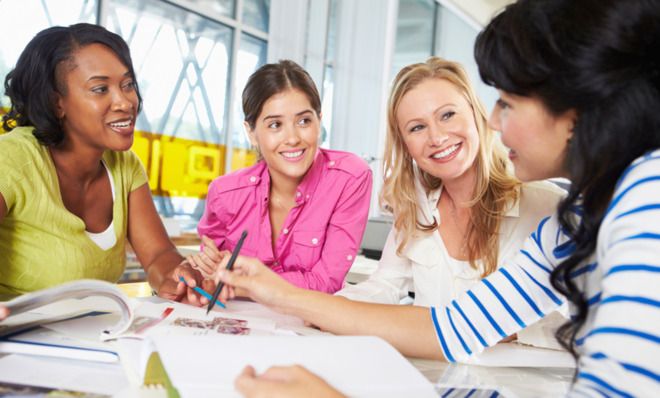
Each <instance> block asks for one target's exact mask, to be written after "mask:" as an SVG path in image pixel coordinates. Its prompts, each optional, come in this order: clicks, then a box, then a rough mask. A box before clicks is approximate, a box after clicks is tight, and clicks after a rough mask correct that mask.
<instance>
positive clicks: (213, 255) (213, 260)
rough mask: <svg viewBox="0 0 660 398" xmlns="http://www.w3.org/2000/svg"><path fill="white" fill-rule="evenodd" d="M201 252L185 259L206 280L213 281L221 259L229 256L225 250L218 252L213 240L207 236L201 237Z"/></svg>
mask: <svg viewBox="0 0 660 398" xmlns="http://www.w3.org/2000/svg"><path fill="white" fill-rule="evenodd" d="M202 244H203V248H202V251H201V252H199V253H195V254H191V255H189V256H188V257H187V258H186V259H187V260H188V263H190V265H191V266H192V267H193V268H194V269H196V270H198V271H199V272H200V273H201V274H202V276H204V278H206V279H213V276H214V275H215V272H216V270H217V269H218V265H219V264H220V262H222V259H223V258H225V257H226V256H228V255H230V253H229V252H228V251H227V250H223V251H220V250H218V248H217V247H216V246H215V242H213V239H211V238H209V237H208V236H202Z"/></svg>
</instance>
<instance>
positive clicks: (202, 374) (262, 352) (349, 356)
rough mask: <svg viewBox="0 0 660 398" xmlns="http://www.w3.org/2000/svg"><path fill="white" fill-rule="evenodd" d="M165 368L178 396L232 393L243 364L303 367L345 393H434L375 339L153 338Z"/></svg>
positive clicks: (259, 367)
mask: <svg viewBox="0 0 660 398" xmlns="http://www.w3.org/2000/svg"><path fill="white" fill-rule="evenodd" d="M153 341H154V344H155V346H156V349H157V351H158V353H159V354H160V357H161V359H162V361H163V364H164V366H165V369H166V371H167V373H168V375H169V377H170V379H171V381H172V383H173V384H174V386H175V387H176V388H177V389H178V390H179V392H180V393H181V394H182V396H183V397H184V398H185V397H201V396H222V397H226V396H238V395H237V393H236V392H234V380H235V379H236V377H237V376H238V375H239V374H240V372H241V371H242V370H243V368H244V367H245V366H246V365H252V366H254V367H255V369H256V370H257V372H263V371H265V370H266V369H267V368H269V367H271V366H274V365H283V366H286V365H294V364H299V365H302V366H305V367H306V368H307V369H309V370H310V371H312V372H314V373H316V374H318V375H319V376H321V377H322V378H324V379H325V380H326V381H327V382H328V383H330V385H332V386H333V387H335V388H337V389H338V390H340V391H341V392H343V393H344V394H346V395H348V396H350V397H402V396H411V397H412V396H414V397H421V398H423V397H436V396H437V395H436V393H435V390H434V388H433V386H432V385H431V383H429V381H428V380H426V378H425V377H424V376H423V375H422V374H421V373H420V372H419V371H418V370H417V369H415V368H414V367H413V366H412V364H410V362H409V361H408V360H407V359H406V358H404V357H403V356H402V355H401V354H400V353H399V352H398V351H396V350H395V349H394V348H393V347H392V346H390V345H389V344H387V343H386V342H385V341H383V340H381V339H379V338H377V337H352V336H307V337H290V336H254V337H253V336H227V335H219V336H213V337H207V336H203V337H198V338H195V339H190V338H183V337H181V336H155V337H154V338H153Z"/></svg>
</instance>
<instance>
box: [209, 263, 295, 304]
mask: <svg viewBox="0 0 660 398" xmlns="http://www.w3.org/2000/svg"><path fill="white" fill-rule="evenodd" d="M228 263H229V259H227V258H225V259H223V261H222V263H221V264H220V266H219V267H218V272H217V273H216V275H215V282H216V283H218V285H220V284H224V286H225V287H224V289H222V293H221V294H220V296H219V297H220V301H223V302H226V301H227V300H230V299H232V298H234V297H235V296H236V295H237V294H236V293H237V292H238V293H239V294H240V295H241V296H245V297H249V298H250V299H252V300H254V301H256V302H258V303H262V304H265V305H267V306H268V307H270V308H272V309H274V310H276V311H277V309H278V308H281V306H283V305H284V304H285V303H286V301H287V300H290V299H292V298H293V296H294V295H293V293H294V292H295V291H297V290H301V289H299V288H297V287H295V286H293V285H292V284H290V283H289V282H287V281H286V280H284V279H282V277H281V276H279V275H278V274H276V273H275V272H273V271H272V270H271V269H270V268H268V267H267V266H265V265H264V264H263V263H262V262H261V261H260V260H259V259H258V258H254V257H246V256H240V255H239V256H237V257H236V261H235V262H234V265H233V267H232V269H231V270H228V269H227V264H228Z"/></svg>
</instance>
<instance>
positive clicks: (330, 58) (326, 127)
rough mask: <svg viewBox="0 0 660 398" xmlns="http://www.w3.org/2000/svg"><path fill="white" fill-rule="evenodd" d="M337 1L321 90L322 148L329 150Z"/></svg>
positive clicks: (331, 8)
mask: <svg viewBox="0 0 660 398" xmlns="http://www.w3.org/2000/svg"><path fill="white" fill-rule="evenodd" d="M338 3H339V2H338V1H337V0H330V5H329V15H328V34H327V42H326V47H325V69H324V72H323V87H319V89H320V90H321V97H322V98H321V109H322V110H323V118H322V119H321V146H322V147H324V148H328V147H329V146H330V136H331V135H332V106H333V101H334V89H335V76H334V74H335V73H334V68H335V66H334V65H335V56H336V51H337V50H336V48H337V12H338V8H337V7H338V6H339V4H338Z"/></svg>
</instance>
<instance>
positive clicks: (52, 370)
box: [0, 355, 129, 395]
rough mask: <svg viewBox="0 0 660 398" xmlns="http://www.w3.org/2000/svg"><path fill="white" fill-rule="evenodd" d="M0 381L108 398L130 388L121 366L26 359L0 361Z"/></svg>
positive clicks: (16, 357)
mask: <svg viewBox="0 0 660 398" xmlns="http://www.w3.org/2000/svg"><path fill="white" fill-rule="evenodd" d="M0 381H1V382H5V383H15V384H22V385H29V386H38V387H49V388H58V389H64V390H72V391H82V392H87V393H94V394H107V395H113V394H115V393H117V392H119V391H121V390H122V389H125V388H126V387H127V386H128V385H129V384H128V380H127V379H126V376H124V371H123V369H122V367H121V366H120V365H119V364H103V363H95V362H87V361H73V360H65V359H59V358H57V359H56V358H44V357H33V356H25V355H7V356H4V357H1V358H0Z"/></svg>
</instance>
